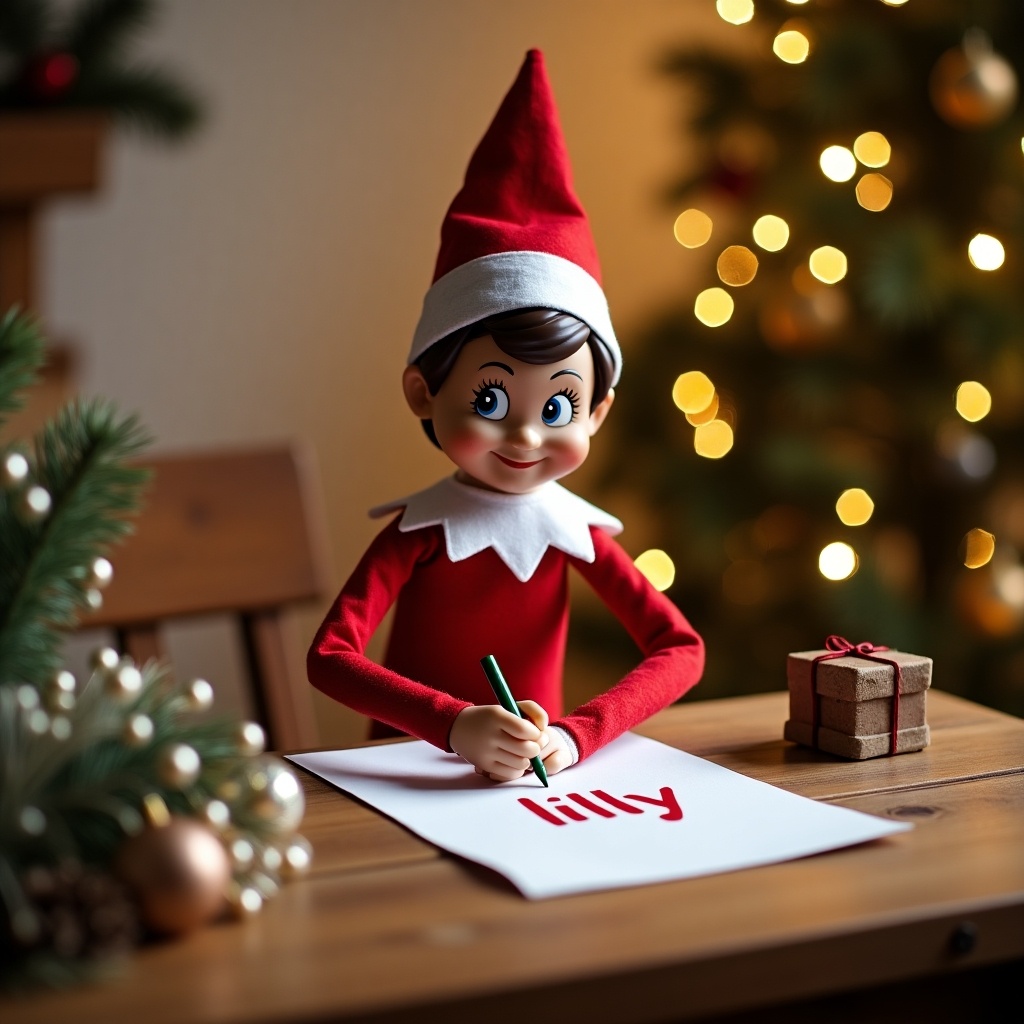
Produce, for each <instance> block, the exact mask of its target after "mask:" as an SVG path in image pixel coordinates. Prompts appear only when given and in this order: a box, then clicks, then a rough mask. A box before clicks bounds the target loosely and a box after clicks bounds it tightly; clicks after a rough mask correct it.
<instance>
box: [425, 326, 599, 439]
mask: <svg viewBox="0 0 1024 1024" xmlns="http://www.w3.org/2000/svg"><path fill="white" fill-rule="evenodd" d="M485 334H489V335H490V336H491V337H492V338H493V339H494V343H495V344H496V345H497V346H498V348H500V349H501V351H502V352H504V353H505V354H506V355H509V356H512V358H513V359H518V360H520V361H521V362H524V363H533V364H535V365H543V364H546V363H557V362H560V361H561V360H563V359H568V358H569V356H571V355H572V354H573V353H574V352H576V351H578V350H579V349H580V348H581V347H582V346H583V345H589V346H590V352H591V355H592V356H593V358H594V395H593V398H592V399H591V403H590V409H591V411H593V410H594V408H596V406H597V405H598V404H599V403H600V402H601V401H603V399H604V397H605V396H606V395H607V394H608V391H609V389H610V388H611V383H612V374H613V372H614V368H613V366H612V359H611V356H610V355H609V354H608V350H607V349H606V348H605V346H604V343H603V342H602V341H601V339H600V338H598V336H597V335H596V334H594V332H593V331H591V329H590V327H589V326H588V325H587V324H585V323H584V322H583V321H582V320H580V319H579V318H578V317H575V316H573V315H572V314H571V313H562V312H559V311H558V310H555V309H546V308H543V307H541V308H531V309H517V310H513V311H512V312H510V313H496V314H495V315H493V316H488V317H484V318H483V319H482V320H478V321H477V322H476V323H474V324H470V325H469V326H468V327H461V328H459V330H457V331H453V332H452V333H451V334H449V335H446V336H445V337H444V338H442V339H441V340H440V341H436V342H434V344H433V345H431V346H430V348H428V349H427V350H426V352H424V353H423V355H421V356H420V357H419V359H417V360H416V365H417V366H418V367H419V368H420V372H421V373H422V374H423V379H424V380H425V381H426V382H427V388H428V389H429V390H430V393H431V394H432V395H436V394H437V392H438V391H439V390H440V388H441V385H442V384H444V382H445V381H446V380H447V379H448V374H449V373H451V369H452V367H453V366H454V365H455V360H456V359H458V357H459V353H460V352H461V351H462V349H463V346H464V345H466V343H467V342H470V341H472V340H473V339H474V338H480V337H483V336H484V335H485ZM420 422H421V423H422V424H423V430H424V432H425V433H426V435H427V437H429V438H430V440H431V442H432V443H433V444H434V445H436V446H437V447H438V448H440V447H441V446H440V445H439V444H438V443H437V437H436V435H435V434H434V425H433V423H432V422H431V421H430V420H421V421H420Z"/></svg>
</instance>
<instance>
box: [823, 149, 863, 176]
mask: <svg viewBox="0 0 1024 1024" xmlns="http://www.w3.org/2000/svg"><path fill="white" fill-rule="evenodd" d="M818 163H819V164H820V166H821V171H822V173H823V174H824V175H825V177H826V178H828V179H829V180H830V181H849V180H850V179H851V178H852V177H853V176H854V174H856V173H857V158H856V157H855V156H854V155H853V153H852V152H851V151H850V150H848V149H847V148H846V147H845V146H829V147H828V148H827V149H825V150H823V151H822V154H821V156H820V157H819V158H818Z"/></svg>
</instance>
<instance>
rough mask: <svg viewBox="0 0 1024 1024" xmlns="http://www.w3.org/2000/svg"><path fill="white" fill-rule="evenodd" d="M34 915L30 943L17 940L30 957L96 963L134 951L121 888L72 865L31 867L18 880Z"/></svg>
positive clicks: (133, 929) (132, 919) (134, 925)
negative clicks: (51, 956)
mask: <svg viewBox="0 0 1024 1024" xmlns="http://www.w3.org/2000/svg"><path fill="white" fill-rule="evenodd" d="M21 883H22V889H23V891H24V893H25V896H26V898H27V900H28V902H29V904H30V906H31V909H32V911H33V913H34V915H35V921H36V925H37V927H36V928H35V929H34V930H35V932H36V934H35V937H34V939H33V938H31V937H30V936H29V935H28V934H23V935H22V936H21V940H22V944H23V945H24V946H28V947H30V948H31V949H32V950H33V951H34V952H43V951H49V952H52V953H53V954H55V955H56V956H59V957H61V958H64V959H100V958H102V957H106V956H110V955H112V954H115V953H119V952H124V951H125V950H127V949H128V948H130V947H131V946H134V945H135V944H136V943H137V942H138V941H139V938H140V935H141V931H140V928H139V922H138V913H137V911H136V908H135V904H134V903H133V902H132V900H131V898H130V897H129V895H128V892H127V890H126V889H125V887H124V886H123V885H122V884H121V883H120V882H119V881H118V880H117V879H116V878H114V877H113V876H112V875H109V874H107V873H106V872H105V871H102V870H100V869H98V868H95V867H84V866H83V865H81V864H79V863H77V862H76V861H65V862H64V863H62V864H59V865H57V866H56V867H49V866H44V865H35V866H33V867H31V868H29V869H28V870H27V871H26V872H25V873H24V875H23V876H22V879H21Z"/></svg>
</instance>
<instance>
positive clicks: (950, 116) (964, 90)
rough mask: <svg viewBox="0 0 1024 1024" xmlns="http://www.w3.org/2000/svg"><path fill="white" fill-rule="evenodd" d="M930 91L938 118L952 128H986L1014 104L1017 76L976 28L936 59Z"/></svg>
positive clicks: (984, 35)
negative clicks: (961, 41)
mask: <svg viewBox="0 0 1024 1024" xmlns="http://www.w3.org/2000/svg"><path fill="white" fill-rule="evenodd" d="M929 91H930V94H931V99H932V105H933V106H934V107H935V110H936V111H937V112H938V114H939V116H940V117H941V118H942V119H943V120H944V121H946V122H947V123H948V124H951V125H952V126H953V127H954V128H964V129H979V128H988V127H989V126H990V125H993V124H996V123H997V122H999V121H1002V120H1003V118H1005V117H1006V116H1007V115H1008V114H1009V113H1010V111H1011V110H1012V109H1013V107H1014V104H1015V103H1016V102H1017V76H1016V74H1015V73H1014V70H1013V67H1012V66H1011V65H1010V64H1009V63H1008V62H1007V61H1006V60H1004V59H1003V58H1002V57H1001V56H1000V55H999V54H998V53H996V52H995V51H994V50H993V49H992V43H991V41H990V40H989V38H988V36H987V35H986V34H985V33H984V32H982V31H981V30H980V29H976V28H975V29H970V30H968V31H967V32H965V33H964V38H963V43H962V44H961V45H960V46H955V47H953V48H952V49H951V50H947V51H946V52H945V53H944V54H943V55H942V56H941V57H940V58H939V59H938V62H937V63H936V65H935V67H934V68H933V69H932V74H931V79H930V81H929Z"/></svg>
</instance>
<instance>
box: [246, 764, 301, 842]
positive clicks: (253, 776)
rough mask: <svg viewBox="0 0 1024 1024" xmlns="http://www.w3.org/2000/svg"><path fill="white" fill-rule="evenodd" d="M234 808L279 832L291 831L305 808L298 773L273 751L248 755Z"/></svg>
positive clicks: (286, 832)
mask: <svg viewBox="0 0 1024 1024" xmlns="http://www.w3.org/2000/svg"><path fill="white" fill-rule="evenodd" d="M238 781H239V783H240V792H239V795H238V799H237V803H236V808H237V809H238V810H239V811H240V817H241V818H242V819H245V818H249V819H255V820H256V821H258V822H260V823H261V824H262V825H263V826H265V827H268V828H270V829H271V830H272V831H274V832H276V833H277V834H278V835H287V834H288V833H290V832H293V831H294V830H295V829H296V828H297V827H298V824H299V822H300V821H302V815H303V813H304V812H305V810H306V798H305V796H304V795H303V792H302V786H301V785H300V784H299V780H298V777H297V776H296V775H295V772H293V771H292V769H291V768H290V767H289V766H288V764H287V763H286V762H285V761H283V760H282V759H281V758H279V757H276V756H275V755H273V754H261V755H260V756H259V757H254V758H251V759H250V760H249V761H247V762H246V763H245V764H244V766H243V767H242V770H241V772H240V773H239V778H238Z"/></svg>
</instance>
